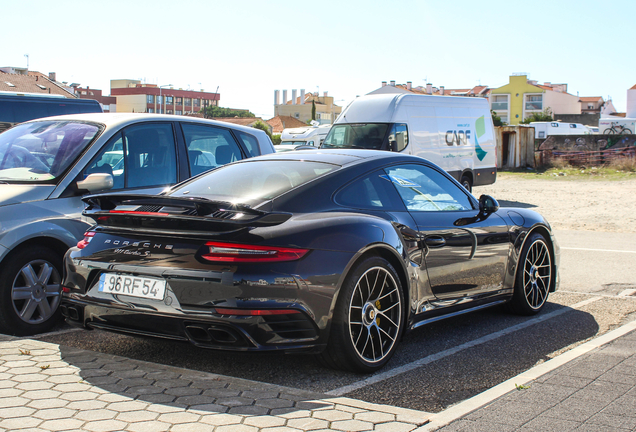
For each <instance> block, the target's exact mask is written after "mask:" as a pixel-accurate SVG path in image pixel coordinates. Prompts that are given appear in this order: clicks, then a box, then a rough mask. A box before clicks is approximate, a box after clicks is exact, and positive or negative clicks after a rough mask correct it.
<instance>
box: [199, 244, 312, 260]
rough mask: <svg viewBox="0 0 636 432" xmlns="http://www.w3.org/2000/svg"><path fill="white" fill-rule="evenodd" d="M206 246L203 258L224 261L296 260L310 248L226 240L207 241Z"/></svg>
mask: <svg viewBox="0 0 636 432" xmlns="http://www.w3.org/2000/svg"><path fill="white" fill-rule="evenodd" d="M205 246H206V247H207V248H208V250H207V252H206V253H203V254H202V255H201V257H202V258H203V259H205V260H207V261H212V262H224V263H259V262H273V261H295V260H298V259H300V258H302V257H304V256H305V255H306V254H307V252H309V250H308V249H298V248H286V247H278V246H260V245H246V244H239V243H224V242H207V243H206V244H205Z"/></svg>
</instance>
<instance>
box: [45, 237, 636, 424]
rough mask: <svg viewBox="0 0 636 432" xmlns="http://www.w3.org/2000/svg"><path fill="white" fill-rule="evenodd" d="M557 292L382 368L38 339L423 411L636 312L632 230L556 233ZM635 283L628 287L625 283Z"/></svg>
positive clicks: (425, 337)
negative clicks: (531, 310) (541, 305)
mask: <svg viewBox="0 0 636 432" xmlns="http://www.w3.org/2000/svg"><path fill="white" fill-rule="evenodd" d="M557 238H558V239H559V241H560V245H561V247H562V273H561V280H562V285H561V290H560V291H559V292H557V293H555V294H553V295H551V297H550V299H549V303H548V304H547V305H546V307H545V309H544V310H543V312H542V313H541V314H539V315H538V316H535V317H531V318H528V317H519V316H515V315H511V314H509V313H507V311H506V310H505V309H504V308H493V309H490V310H485V311H481V312H478V313H473V314H470V315H465V316H462V317H459V318H455V319H453V320H446V321H440V322H437V323H434V324H431V325H428V326H426V327H423V328H420V329H417V330H415V331H413V332H411V333H409V334H407V335H406V336H405V338H404V340H403V341H402V343H401V345H400V347H399V350H398V352H397V353H396V355H395V357H394V358H393V359H392V360H391V362H390V363H389V364H388V366H387V367H386V368H385V369H383V370H382V371H381V372H379V373H377V374H375V375H371V376H364V375H358V374H352V373H346V372H341V371H333V370H330V369H326V368H324V367H323V366H322V365H320V364H319V363H318V362H317V361H316V360H315V359H314V358H313V357H311V356H306V355H285V354H261V353H225V352H218V351H210V350H202V349H198V348H195V347H193V346H190V345H187V344H181V343H175V342H169V341H162V340H145V339H138V338H132V337H128V336H122V335H116V334H112V333H106V332H101V331H97V330H95V331H92V332H88V331H75V330H69V329H68V328H66V329H65V328H64V327H63V328H62V329H61V331H58V332H57V333H55V332H54V333H50V334H47V335H43V336H41V337H39V339H40V340H43V341H48V342H53V343H57V344H60V345H63V346H68V347H75V348H82V349H89V350H94V351H99V352H104V353H108V354H115V355H119V356H124V357H128V358H133V359H139V360H145V361H149V362H154V363H160V364H166V365H170V366H176V367H182V368H187V369H191V370H196V371H205V372H212V373H215V374H220V375H226V376H230V377H236V378H243V379H249V380H255V381H259V382H264V383H269V384H275V385H284V386H288V387H293V388H297V389H301V390H309V391H314V392H319V393H326V394H327V395H331V396H346V397H350V398H355V399H360V400H363V401H367V402H372V403H380V404H388V405H394V406H398V407H403V408H411V409H417V410H422V411H427V412H439V411H442V410H444V409H445V408H447V407H448V406H450V405H453V404H455V403H457V402H460V401H462V400H465V399H467V398H469V397H471V396H474V395H476V394H478V393H481V392H482V391H484V390H487V389H489V388H491V387H492V386H494V385H497V384H499V383H500V382H503V381H505V380H507V379H508V378H511V377H513V376H515V375H517V374H519V373H521V372H523V371H525V370H527V369H529V368H531V367H532V366H534V365H537V364H540V363H542V362H544V361H546V360H549V359H550V358H552V357H554V356H556V355H558V354H560V353H562V352H564V351H567V350H569V349H571V348H573V347H575V346H577V345H579V344H582V343H583V342H585V341H586V340H589V339H591V338H593V337H595V336H598V335H600V334H603V333H605V332H607V331H609V330H611V329H613V328H616V327H618V326H619V325H621V324H623V323H625V322H627V321H631V320H634V319H636V296H635V295H633V292H632V289H633V288H636V286H634V285H635V284H636V275H635V272H636V269H635V268H634V266H633V265H631V263H632V262H633V259H634V254H635V253H636V246H633V245H636V234H629V233H628V234H625V233H595V232H591V231H562V232H557ZM630 287H631V288H630Z"/></svg>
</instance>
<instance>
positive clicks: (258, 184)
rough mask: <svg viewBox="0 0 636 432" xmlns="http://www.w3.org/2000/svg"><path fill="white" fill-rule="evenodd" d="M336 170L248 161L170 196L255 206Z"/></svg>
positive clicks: (323, 166)
mask: <svg viewBox="0 0 636 432" xmlns="http://www.w3.org/2000/svg"><path fill="white" fill-rule="evenodd" d="M337 168H339V166H338V165H332V164H327V163H321V162H309V161H298V160H271V159H270V160H260V161H245V162H241V163H237V164H232V165H227V166H224V167H221V168H218V169H216V170H214V171H212V172H210V173H208V174H204V175H203V176H201V177H198V178H196V179H194V180H193V181H190V182H188V183H185V184H183V185H180V186H177V187H176V188H175V189H173V190H171V191H170V192H168V193H169V195H172V196H187V197H199V198H207V199H210V200H213V201H228V202H231V203H234V204H247V205H250V206H252V207H255V206H257V205H259V204H261V203H262V202H264V201H267V200H270V199H273V198H275V197H277V196H280V195H282V194H283V193H285V192H287V191H289V190H291V189H292V188H295V187H297V186H300V185H302V184H305V183H307V182H309V181H311V180H313V179H315V178H317V177H320V176H322V175H325V174H327V173H328V172H331V171H333V170H335V169H337Z"/></svg>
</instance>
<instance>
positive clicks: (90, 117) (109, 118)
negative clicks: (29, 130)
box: [28, 113, 265, 135]
mask: <svg viewBox="0 0 636 432" xmlns="http://www.w3.org/2000/svg"><path fill="white" fill-rule="evenodd" d="M50 120H73V121H86V122H95V123H101V124H104V125H106V127H113V126H115V127H120V126H126V125H128V124H133V123H140V122H145V121H180V122H187V123H201V124H208V125H214V126H219V127H224V128H229V129H234V130H241V131H244V132H247V133H250V134H252V135H254V134H257V133H263V134H264V133H265V132H263V131H262V130H260V129H256V128H252V127H249V126H241V125H237V124H234V123H228V122H221V121H215V120H210V119H204V118H200V117H189V116H182V115H170V114H145V113H85V114H67V115H61V116H53V117H44V118H39V119H34V120H30V121H29V122H28V123H32V122H39V121H50ZM256 131H258V132H256Z"/></svg>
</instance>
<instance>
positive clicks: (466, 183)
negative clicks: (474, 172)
mask: <svg viewBox="0 0 636 432" xmlns="http://www.w3.org/2000/svg"><path fill="white" fill-rule="evenodd" d="M460 183H461V184H462V186H464V188H466V190H467V191H468V192H472V191H473V182H472V181H471V180H470V177H468V176H467V175H463V176H462V179H461V181H460Z"/></svg>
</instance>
